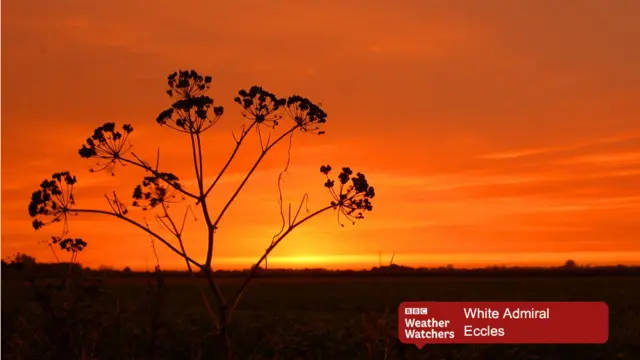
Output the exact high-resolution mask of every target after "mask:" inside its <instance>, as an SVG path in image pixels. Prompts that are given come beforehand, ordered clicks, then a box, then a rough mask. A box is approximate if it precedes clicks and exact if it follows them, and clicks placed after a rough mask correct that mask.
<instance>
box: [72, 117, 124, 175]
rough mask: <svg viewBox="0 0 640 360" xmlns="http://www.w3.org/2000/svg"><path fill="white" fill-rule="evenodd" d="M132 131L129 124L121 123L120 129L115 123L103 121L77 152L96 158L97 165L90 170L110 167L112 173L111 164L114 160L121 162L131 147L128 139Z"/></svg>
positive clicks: (82, 155)
mask: <svg viewBox="0 0 640 360" xmlns="http://www.w3.org/2000/svg"><path fill="white" fill-rule="evenodd" d="M132 132H133V127H132V126H131V125H129V124H124V125H122V130H119V129H118V128H117V127H116V124H115V123H113V122H108V123H105V124H104V125H102V126H99V127H97V128H96V129H95V130H94V131H93V135H91V136H90V137H88V138H87V140H86V141H85V143H84V144H83V145H82V147H81V148H80V150H78V153H79V154H80V156H81V157H83V158H85V159H91V158H95V159H97V160H98V163H97V167H96V168H93V169H91V171H101V170H105V169H108V168H110V169H111V170H112V173H113V166H114V165H115V164H116V162H121V160H122V158H123V156H124V155H126V154H127V152H129V150H130V149H131V143H130V142H129V140H128V139H129V135H130V134H131V133H132Z"/></svg>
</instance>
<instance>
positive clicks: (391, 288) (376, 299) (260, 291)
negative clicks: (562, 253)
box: [2, 277, 640, 359]
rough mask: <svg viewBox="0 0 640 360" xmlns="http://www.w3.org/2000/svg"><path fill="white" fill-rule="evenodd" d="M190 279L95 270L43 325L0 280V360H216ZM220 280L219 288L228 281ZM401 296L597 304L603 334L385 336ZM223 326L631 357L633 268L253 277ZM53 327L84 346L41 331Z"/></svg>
mask: <svg viewBox="0 0 640 360" xmlns="http://www.w3.org/2000/svg"><path fill="white" fill-rule="evenodd" d="M196 281H199V280H192V279H167V280H166V283H165V286H164V288H163V289H161V290H160V293H159V294H164V298H163V296H162V295H158V294H155V293H154V292H153V291H155V290H152V291H151V293H150V294H149V293H148V289H149V287H148V283H147V280H146V279H139V278H138V279H136V278H130V279H127V278H113V279H109V278H107V279H106V280H105V284H106V292H105V293H104V294H102V295H100V297H99V298H98V299H97V300H91V301H90V302H89V304H88V305H87V307H86V308H85V309H80V310H77V311H76V312H75V313H74V314H73V315H68V314H67V315H64V319H66V320H64V321H61V320H58V322H57V323H55V324H53V325H52V324H48V323H47V321H46V320H45V319H46V318H47V316H45V315H41V314H42V313H43V312H42V310H41V309H40V308H39V306H38V305H35V304H33V303H30V299H32V298H33V296H32V294H31V291H30V288H29V285H23V284H20V283H18V282H16V281H3V283H2V316H3V317H2V355H3V358H4V359H20V358H23V359H25V358H33V359H45V358H68V359H80V358H85V359H147V358H153V357H154V356H152V355H153V354H152V352H151V351H152V350H151V349H154V350H153V351H156V354H155V358H156V359H192V358H193V359H195V358H202V359H212V358H216V357H215V356H211V351H212V350H210V347H211V343H212V340H211V338H210V337H207V333H208V330H207V329H208V321H209V318H208V315H207V313H206V311H205V310H204V307H203V305H202V302H201V298H200V294H199V292H198V290H197V288H196V286H195V283H196ZM220 281H221V286H222V288H223V290H224V291H225V292H230V291H233V290H234V289H235V287H236V286H237V285H238V282H239V281H240V280H239V279H222V280H220ZM151 284H152V285H153V286H155V285H154V282H151ZM203 286H204V283H203ZM152 289H153V287H152ZM205 290H206V288H205ZM158 300H161V301H160V302H158ZM411 300H415V301H428V300H434V301H509V300H513V301H554V300H583V301H606V302H607V303H608V305H609V307H610V312H611V317H610V337H609V342H608V343H607V344H604V345H561V346H559V345H533V346H519V345H518V346H512V345H500V346H488V345H480V346H478V345H432V346H426V347H425V348H423V349H422V350H421V351H420V350H418V349H417V348H415V347H414V346H409V345H403V344H399V343H398V342H397V340H395V339H393V338H391V339H390V340H389V345H388V346H387V345H385V344H386V340H385V338H389V335H392V334H394V333H395V331H396V326H397V324H396V322H397V306H398V304H399V303H401V302H403V301H411ZM385 312H388V315H387V316H386V318H385ZM585 316H587V315H585ZM70 319H73V320H70ZM65 321H66V322H65ZM232 325H233V326H232V328H231V330H230V331H231V336H232V341H233V344H234V351H235V353H236V355H237V356H238V358H240V359H383V358H385V357H384V356H385V352H387V357H386V358H387V359H403V358H406V359H640V356H639V355H640V277H583V278H570V277H565V278H558V277H556V278H549V277H546V278H525V277H522V278H460V277H424V278H409V277H407V278H385V277H378V278H375V277H371V278H339V279H336V278H316V279H312V278H289V279H286V278H281V279H257V280H255V282H254V283H252V284H251V285H250V286H249V288H248V291H247V293H246V294H245V296H244V297H243V299H242V301H241V303H240V306H239V309H238V311H237V312H236V313H235V315H234V317H233V323H232ZM152 328H155V329H157V331H155V332H153V333H152V332H151V331H150V329H152ZM52 329H53V330H52ZM63 330H64V331H68V332H70V333H72V334H74V335H73V336H70V337H68V338H65V339H66V340H65V341H66V342H69V343H70V344H69V346H73V347H75V349H79V348H82V349H84V350H83V352H84V355H83V354H82V353H81V352H80V350H68V347H67V346H66V345H62V344H55V342H54V341H53V340H51V339H49V340H47V336H48V337H49V338H51V335H47V334H52V333H53V334H55V333H58V332H62V331H63ZM47 331H48V332H47ZM69 338H70V339H71V340H69ZM52 343H53V345H51V344H52ZM154 344H155V345H154ZM60 348H63V349H65V350H64V351H63V350H61V349H60ZM52 349H53V350H52ZM56 351H58V352H57V353H56ZM74 351H76V352H75V353H74ZM54 353H55V354H57V355H56V356H55V357H54V356H53V355H52V354H54ZM20 354H22V355H21V356H20ZM60 356H62V357H60Z"/></svg>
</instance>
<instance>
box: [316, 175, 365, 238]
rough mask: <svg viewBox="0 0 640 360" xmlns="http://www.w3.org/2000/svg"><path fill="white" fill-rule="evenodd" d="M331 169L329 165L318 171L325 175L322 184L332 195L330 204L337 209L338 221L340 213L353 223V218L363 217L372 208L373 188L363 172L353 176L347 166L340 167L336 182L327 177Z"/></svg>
mask: <svg viewBox="0 0 640 360" xmlns="http://www.w3.org/2000/svg"><path fill="white" fill-rule="evenodd" d="M331 170H332V169H331V166H329V165H323V166H321V167H320V172H321V173H323V174H324V175H325V176H326V177H327V180H326V181H325V183H324V186H325V187H326V188H327V189H329V192H330V193H331V195H332V197H333V201H332V202H331V205H332V206H333V207H334V208H336V209H337V210H338V221H340V215H344V216H345V217H346V218H347V220H349V221H351V222H352V223H354V224H355V220H357V219H363V218H364V213H365V212H366V211H372V210H373V204H372V203H371V199H373V197H375V195H376V193H375V190H374V188H373V186H371V185H369V182H368V181H367V179H366V177H365V176H364V174H362V173H357V174H355V176H354V175H353V171H352V170H351V168H349V167H343V168H342V171H341V172H340V174H338V177H337V180H338V181H337V182H338V184H336V180H334V179H331V178H330V177H329V174H330V173H331ZM340 225H342V223H341V224H340Z"/></svg>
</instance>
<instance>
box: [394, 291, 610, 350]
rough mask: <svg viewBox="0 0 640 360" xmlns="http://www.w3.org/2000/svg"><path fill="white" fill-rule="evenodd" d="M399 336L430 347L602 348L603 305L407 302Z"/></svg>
mask: <svg viewBox="0 0 640 360" xmlns="http://www.w3.org/2000/svg"><path fill="white" fill-rule="evenodd" d="M398 338H399V339H400V341H402V342H403V343H405V344H415V345H416V346H418V347H419V348H422V347H423V346H424V345H426V344H602V343H605V342H607V340H608V338H609V307H608V306H607V304H606V303H604V302H404V303H402V304H400V308H399V309H398Z"/></svg>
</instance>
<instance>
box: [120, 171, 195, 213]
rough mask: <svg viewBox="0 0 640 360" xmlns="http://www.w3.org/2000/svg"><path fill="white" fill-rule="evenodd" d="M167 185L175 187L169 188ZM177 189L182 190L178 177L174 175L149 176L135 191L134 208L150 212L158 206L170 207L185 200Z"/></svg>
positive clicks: (159, 174)
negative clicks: (169, 205)
mask: <svg viewBox="0 0 640 360" xmlns="http://www.w3.org/2000/svg"><path fill="white" fill-rule="evenodd" d="M167 183H170V184H172V185H173V186H169V185H167ZM174 186H175V187H174ZM176 187H177V188H180V183H179V182H178V177H177V176H175V175H174V174H172V173H158V174H156V175H154V176H147V177H145V178H144V179H143V180H142V184H140V185H138V186H136V188H135V189H134V190H133V199H134V201H133V206H136V207H139V208H141V209H142V210H150V209H153V208H155V207H156V206H158V205H168V204H171V203H176V202H178V201H180V200H184V197H182V196H181V194H180V193H179V192H178V191H177V190H176Z"/></svg>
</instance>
